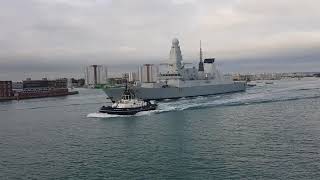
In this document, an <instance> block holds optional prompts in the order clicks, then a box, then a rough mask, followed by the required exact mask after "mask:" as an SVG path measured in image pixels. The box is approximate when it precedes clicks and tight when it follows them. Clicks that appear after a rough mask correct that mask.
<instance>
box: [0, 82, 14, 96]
mask: <svg viewBox="0 0 320 180" xmlns="http://www.w3.org/2000/svg"><path fill="white" fill-rule="evenodd" d="M11 96H13V91H12V81H0V97H11Z"/></svg>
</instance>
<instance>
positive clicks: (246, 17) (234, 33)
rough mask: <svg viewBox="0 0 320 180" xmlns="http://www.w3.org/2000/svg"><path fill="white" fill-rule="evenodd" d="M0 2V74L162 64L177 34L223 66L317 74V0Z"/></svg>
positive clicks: (192, 52) (189, 54)
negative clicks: (91, 66) (95, 65)
mask: <svg viewBox="0 0 320 180" xmlns="http://www.w3.org/2000/svg"><path fill="white" fill-rule="evenodd" d="M0 2H1V4H0V24H1V26H0V78H1V77H8V76H10V75H9V74H10V73H14V72H19V73H20V74H24V75H30V74H33V73H35V74H36V73H40V74H41V73H42V72H47V73H50V72H55V73H57V72H58V73H59V74H60V75H61V74H63V73H65V74H72V73H75V74H77V73H78V74H81V73H82V72H81V71H82V69H81V68H82V67H83V66H84V65H87V64H95V63H98V64H106V65H109V66H111V67H112V66H113V67H115V68H114V69H115V70H114V71H118V70H119V69H121V68H119V67H121V66H120V65H123V67H126V66H134V64H138V63H144V62H152V63H158V62H163V61H166V60H167V59H168V55H169V50H170V46H171V40H172V38H174V37H177V38H178V39H179V40H180V45H181V49H182V53H183V57H184V59H185V61H188V62H191V61H196V60H197V59H198V51H199V50H198V49H199V40H202V44H203V50H204V55H205V56H206V57H216V58H217V60H218V62H219V63H220V66H222V67H221V68H222V69H224V70H226V71H233V72H237V71H239V72H242V71H247V72H249V71H320V59H319V57H320V52H319V48H320V23H319V22H320V10H319V7H320V1H319V0H0ZM116 69H117V70H116ZM124 69H126V68H124ZM111 71H112V70H111Z"/></svg>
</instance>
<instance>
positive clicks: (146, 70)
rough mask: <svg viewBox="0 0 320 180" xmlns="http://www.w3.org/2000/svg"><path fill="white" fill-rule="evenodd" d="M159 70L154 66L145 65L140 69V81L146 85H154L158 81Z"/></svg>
mask: <svg viewBox="0 0 320 180" xmlns="http://www.w3.org/2000/svg"><path fill="white" fill-rule="evenodd" d="M158 71H159V70H158V68H157V67H156V66H155V65H153V64H144V65H143V66H142V67H140V72H139V81H140V82H144V83H152V82H155V81H156V77H157V73H158Z"/></svg>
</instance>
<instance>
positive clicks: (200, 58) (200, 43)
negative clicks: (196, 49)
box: [200, 40, 202, 62]
mask: <svg viewBox="0 0 320 180" xmlns="http://www.w3.org/2000/svg"><path fill="white" fill-rule="evenodd" d="M200 62H202V46H201V40H200Z"/></svg>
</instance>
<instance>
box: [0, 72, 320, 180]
mask: <svg viewBox="0 0 320 180" xmlns="http://www.w3.org/2000/svg"><path fill="white" fill-rule="evenodd" d="M273 82H274V83H273V84H265V83H264V82H261V83H258V84H257V86H256V87H252V88H248V89H247V91H246V92H241V93H234V94H225V95H216V96H208V97H197V98H182V99H179V100H174V101H173V100H167V101H162V102H159V109H158V110H156V111H153V112H144V113H140V114H138V115H135V116H129V117H123V116H110V115H105V114H99V113H96V112H97V111H98V109H99V108H100V107H101V106H102V105H105V104H106V103H107V100H106V96H105V94H104V93H103V92H102V91H101V90H96V89H79V91H80V94H78V95H74V96H67V97H55V98H44V99H30V100H23V101H11V102H1V103H0V179H1V180H2V179H77V180H78V179H297V180H300V179H319V178H320V79H312V78H311V79H302V80H281V81H273Z"/></svg>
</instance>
